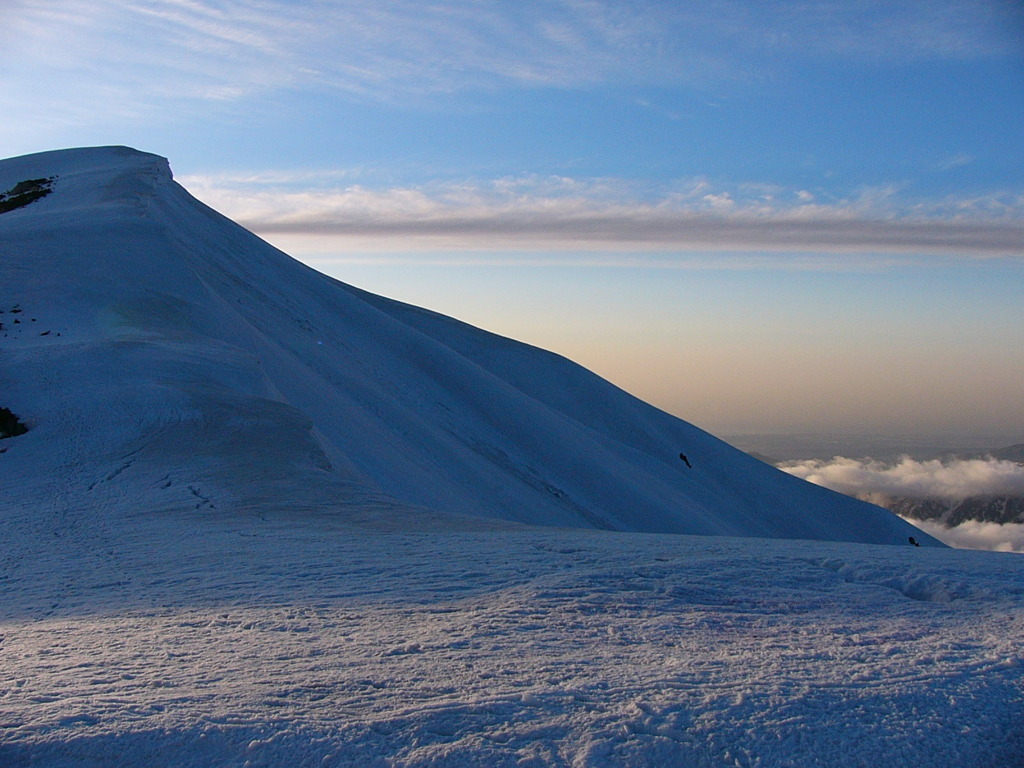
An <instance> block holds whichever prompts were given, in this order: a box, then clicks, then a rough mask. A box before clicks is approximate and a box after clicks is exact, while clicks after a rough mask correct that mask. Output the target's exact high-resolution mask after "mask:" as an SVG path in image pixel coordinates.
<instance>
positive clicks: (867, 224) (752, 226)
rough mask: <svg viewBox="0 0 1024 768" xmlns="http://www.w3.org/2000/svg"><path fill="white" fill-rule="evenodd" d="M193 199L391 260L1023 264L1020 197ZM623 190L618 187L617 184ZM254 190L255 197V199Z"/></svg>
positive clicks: (588, 191) (199, 187)
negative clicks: (384, 251)
mask: <svg viewBox="0 0 1024 768" xmlns="http://www.w3.org/2000/svg"><path fill="white" fill-rule="evenodd" d="M183 181H184V183H185V185H186V186H187V187H188V188H189V189H190V191H192V192H193V194H195V195H196V196H197V197H199V198H200V199H202V200H204V201H205V202H207V203H208V204H209V205H211V206H212V207H214V208H216V209H217V210H218V211H220V212H222V213H224V214H225V215H227V216H229V217H230V218H232V219H234V220H235V221H237V222H238V223H240V224H242V225H243V226H245V227H246V228H248V229H250V230H252V231H254V232H256V233H257V234H261V235H267V236H274V235H284V236H311V237H318V238H327V239H330V240H332V241H333V242H334V243H335V246H336V247H337V248H338V249H339V250H345V241H346V239H353V240H359V241H360V243H361V247H365V242H366V241H367V240H371V241H378V242H379V243H381V244H382V245H386V244H387V242H388V241H390V240H392V239H400V240H401V241H402V242H401V248H403V249H409V248H412V249H414V250H415V249H416V247H417V245H419V246H422V247H438V246H443V247H445V248H454V249H459V248H464V249H474V248H484V249H487V248H523V249H527V250H529V249H532V248H538V249H539V248H552V247H554V248H561V249H569V250H576V249H579V250H583V249H587V250H601V249H608V248H622V247H630V248H635V249H637V250H641V251H659V250H670V249H679V250H712V251H715V250H729V251H795V252H815V253H872V254H918V255H942V256H967V257H976V258H985V257H1020V256H1024V216H1022V209H1024V205H1022V203H1021V200H1020V199H1019V196H1015V195H1005V196H989V197H986V198H979V199H975V200H961V201H941V202H938V203H933V204H929V205H924V204H920V203H918V204H914V205H908V204H903V205H902V206H900V205H898V204H895V203H893V201H892V193H891V192H890V191H882V192H875V193H864V194H863V195H862V196H861V197H860V198H858V199H850V200H845V201H836V202H829V203H826V204H822V203H818V202H816V201H814V196H813V195H812V194H811V193H809V192H806V191H805V190H796V191H792V192H782V191H780V190H772V191H771V192H770V193H765V191H764V189H763V188H760V187H757V186H756V185H750V186H751V187H753V188H755V189H758V190H760V192H759V194H758V195H756V196H750V197H747V198H746V199H745V198H744V197H743V194H742V192H729V191H711V190H710V189H708V188H706V185H705V184H703V183H701V184H696V185H694V186H693V187H691V188H690V189H688V190H687V191H686V192H685V193H669V194H666V195H664V196H662V197H661V198H660V199H656V200H654V201H653V202H646V201H638V200H636V199H629V196H628V195H622V194H619V192H618V191H617V190H616V187H617V184H616V183H614V182H611V183H610V182H608V181H602V182H593V183H585V182H574V181H573V180H568V179H559V180H557V184H555V185H554V186H557V187H558V188H557V189H550V188H544V187H550V186H551V184H540V183H537V184H534V185H533V186H537V187H541V188H529V187H530V186H531V185H529V184H528V185H525V186H526V187H527V188H523V186H522V185H520V184H518V183H516V182H509V181H507V180H502V181H499V182H493V183H492V184H490V185H484V186H472V185H469V186H467V185H453V186H449V187H439V188H437V189H426V188H399V189H388V190H370V189H365V188H362V187H349V188H345V189H339V190H324V189H322V188H315V189H307V190H304V191H297V192H296V191H293V190H286V189H269V190H268V189H267V188H265V187H262V185H260V184H259V183H256V184H253V185H248V186H247V185H239V184H235V183H228V184H218V183H217V182H216V181H215V180H210V179H208V178H202V177H193V178H186V179H184V180H183ZM622 186H626V185H625V184H623V185H622ZM261 187H262V188H261Z"/></svg>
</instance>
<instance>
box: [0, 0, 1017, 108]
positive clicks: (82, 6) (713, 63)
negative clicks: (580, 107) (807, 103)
mask: <svg viewBox="0 0 1024 768" xmlns="http://www.w3.org/2000/svg"><path fill="white" fill-rule="evenodd" d="M3 27H4V29H3V30H0V41H2V42H3V43H4V45H5V49H6V51H7V56H6V60H7V62H6V63H8V64H11V63H15V64H16V63H17V62H18V61H19V60H25V61H28V62H30V63H31V66H32V67H34V68H36V69H37V70H39V69H41V70H43V71H53V72H60V73H62V75H63V76H64V77H69V78H72V79H73V80H75V81H76V82H81V83H96V82H97V81H98V79H99V81H101V82H103V83H104V84H105V87H106V88H107V89H108V91H109V92H110V93H112V94H115V95H119V96H120V97H121V98H124V99H128V98H130V97H131V96H132V95H133V93H132V89H134V97H135V98H136V99H137V100H139V101H143V100H145V99H146V98H147V97H151V96H153V95H154V93H155V95H157V96H159V97H161V98H168V97H171V96H176V97H178V98H181V99H186V100H188V99H196V98H198V99H201V100H223V99H238V98H243V97H244V96H245V95H247V94H250V93H252V92H255V91H261V90H266V89H275V88H329V89H336V90H339V91H346V92H350V93H354V94H360V95H362V96H365V97H368V98H374V99H385V100H387V99H393V98H402V97H403V96H407V95H408V94H410V93H424V92H426V93H430V92H449V91H454V90H462V89H467V88H469V89H473V88H490V87H499V86H503V85H509V84H516V85H527V86H530V85H553V86H560V87H578V86H587V85H593V84H598V83H611V84H658V85H665V84H670V83H671V84H679V83H686V82H691V83H695V82H696V83H708V82H714V81H717V80H721V79H722V78H727V79H731V78H736V77H747V76H750V75H751V74H752V73H755V72H762V71H763V70H764V68H765V67H766V66H769V65H770V59H771V58H772V57H776V56H781V57H782V58H791V57H797V58H806V57H809V56H810V57H818V58H821V57H824V58H830V59H867V60H890V61H908V60H911V61H912V60H918V59H929V58H945V59H950V58H952V59H971V58H978V57H985V56H991V55H1004V54H1007V53H1020V52H1021V50H1020V49H1021V44H1020V33H1021V31H1022V30H1024V14H1022V12H1021V11H1020V9H1019V8H1018V7H1017V6H1015V4H1013V3H1008V2H1001V1H1000V0H937V1H936V2H929V3H905V2H896V1H895V0H892V1H891V2H881V3H879V2H877V0H859V1H857V0H855V1H854V2H848V3H843V4H840V5H837V4H835V3H831V2H811V3H799V4H794V3H787V2H775V3H750V2H744V1H743V0H723V1H722V2H716V3H713V4H712V3H708V4H680V3H675V2H668V1H667V0H638V1H637V2H633V3H630V4H623V3H619V2H613V1H612V0H528V1H527V2H522V3H479V2H473V1H472V0H450V1H449V2H444V3H421V2H416V1H415V0H388V1H385V2H370V1H369V0H323V1H321V2H315V3H314V2H286V1H285V0H263V1H262V2H259V3H253V2H250V1H249V0H218V2H213V1H212V0H49V1H48V2H46V3H36V2H29V1H28V0H13V2H11V3H8V4H7V7H5V9H4V25H3ZM39 51H45V52H46V53H45V55H44V56H40V55H38V53H37V52H39ZM766 57H767V58H766ZM27 71H29V70H28V69H26V72H27ZM140 85H144V86H145V87H144V88H139V86H140Z"/></svg>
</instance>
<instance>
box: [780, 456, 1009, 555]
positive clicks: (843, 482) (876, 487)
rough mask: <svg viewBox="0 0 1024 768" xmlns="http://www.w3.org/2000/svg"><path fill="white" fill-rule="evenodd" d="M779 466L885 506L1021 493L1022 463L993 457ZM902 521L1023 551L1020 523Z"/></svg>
mask: <svg viewBox="0 0 1024 768" xmlns="http://www.w3.org/2000/svg"><path fill="white" fill-rule="evenodd" d="M778 466H779V469H781V470H783V471H784V472H788V473H789V474H791V475H795V476H797V477H800V478H803V479H804V480H807V481H809V482H812V483H815V484H817V485H822V486H825V487H826V488H831V489H832V490H834V491H839V492H840V493H845V494H847V495H849V496H856V497H857V498H860V499H864V500H865V501H870V502H872V503H874V504H879V505H881V506H886V505H887V504H888V503H889V501H890V500H891V499H893V498H912V499H941V500H944V501H950V502H953V501H957V500H960V499H965V498H968V497H971V496H1024V464H1018V463H1016V462H1012V461H1004V460H1000V459H994V458H983V459H950V460H940V459H931V460H927V461H922V460H918V459H913V458H910V457H909V456H904V457H902V458H900V459H899V460H897V461H895V462H883V461H877V460H875V459H872V458H860V459H850V458H845V457H843V456H836V457H833V458H832V459H829V460H821V459H807V460H802V461H787V462H783V463H781V464H779V465H778ZM908 522H910V523H912V524H914V525H915V526H917V527H918V528H921V529H922V530H924V531H925V532H926V533H929V534H931V535H932V536H935V537H936V538H937V539H940V540H941V541H943V542H945V543H946V544H949V545H950V546H954V547H961V548H966V549H992V550H999V551H1004V552H1024V524H1018V523H1007V524H1004V525H1000V524H998V523H990V522H983V521H980V520H968V521H966V522H964V523H962V524H961V525H958V526H956V527H953V528H950V527H947V526H945V525H942V524H940V523H937V522H934V521H923V520H910V519H908Z"/></svg>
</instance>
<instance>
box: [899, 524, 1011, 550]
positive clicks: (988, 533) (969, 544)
mask: <svg viewBox="0 0 1024 768" xmlns="http://www.w3.org/2000/svg"><path fill="white" fill-rule="evenodd" d="M904 519H905V520H906V521H907V522H908V523H910V524H911V525H914V526H916V527H918V528H920V529H921V530H922V531H924V532H925V533H927V534H929V535H931V536H934V537H935V538H936V539H938V540H939V541H941V542H943V543H944V544H948V545H949V546H951V547H956V548H958V549H987V550H993V551H996V552H1024V525H1021V524H1019V523H1006V524H1003V525H1000V524H999V523H985V522H982V521H980V520H967V521H966V522H963V523H961V524H960V525H958V526H956V527H954V528H947V527H946V526H944V525H941V524H939V523H936V522H933V521H931V520H912V519H910V518H904Z"/></svg>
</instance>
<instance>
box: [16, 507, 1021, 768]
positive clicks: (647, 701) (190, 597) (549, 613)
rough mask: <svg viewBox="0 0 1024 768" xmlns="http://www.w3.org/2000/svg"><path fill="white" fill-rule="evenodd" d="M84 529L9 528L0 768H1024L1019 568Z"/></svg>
mask: <svg viewBox="0 0 1024 768" xmlns="http://www.w3.org/2000/svg"><path fill="white" fill-rule="evenodd" d="M97 522H98V521H96V520H89V521H82V520H79V519H77V518H76V517H75V516H71V515H67V514H64V515H62V514H60V512H59V510H57V509H52V510H48V511H47V512H46V513H45V514H39V513H36V512H34V511H31V510H25V511H24V512H23V513H22V514H19V515H16V516H9V518H8V520H7V521H6V522H5V536H6V537H7V538H6V544H5V546H4V550H3V560H2V563H0V585H2V589H3V594H4V600H3V603H2V609H0V765H3V766H5V768H21V766H46V767H47V768H54V767H57V766H60V767H63V766H68V767H71V766H74V767H75V768H93V767H95V768H99V767H100V766H102V767H103V768H108V767H110V766H130V767H132V768H134V767H135V766H139V768H142V767H145V768H162V767H163V766H166V767H167V768H171V767H172V766H173V767H174V768H181V767H193V768H208V767H209V768H213V767H214V766H216V767H217V768H223V767H225V766H238V767H239V768H241V767H242V766H268V767H271V768H283V767H284V766H288V768H302V767H307V766H308V767H309V768H312V767H313V766H318V767H319V766H327V767H329V768H333V767H340V766H358V767H359V768H368V767H372V766H380V767H381V768H384V767H388V768H394V767H395V766H403V767H411V766H452V767H454V766H474V767H475V766H574V767H582V766H606V767H608V768H611V767H612V766H616V767H618V766H635V767H637V768H640V767H648V766H682V767H686V768H701V767H706V766H714V768H725V767H726V766H729V767H730V768H732V767H735V766H794V767H796V766H799V767H800V768H808V767H813V766H821V767H822V768H826V767H827V768H843V767H845V766H866V767H868V766H869V767H870V768H879V767H880V766H886V768H902V767H904V766H927V767H928V768H935V767H936V766H943V767H945V766H956V767H957V768H982V767H985V768H1007V767H1012V766H1020V765H1022V764H1024V762H1022V759H1024V682H1022V681H1024V649H1022V646H1021V642H1020V640H1021V638H1022V637H1024V578H1022V571H1021V567H1020V563H1021V560H1020V557H1019V556H1017V555H1008V554H999V553H981V552H970V551H959V550H948V549H937V548H933V549H926V548H914V547H898V548H897V547H891V546H876V545H864V544H850V543H832V542H805V541H785V540H778V539H775V540H772V539H749V538H748V539H739V538H729V537H706V536H703V537H697V536H666V535H653V534H624V533H609V532H603V531H586V530H581V531H558V530H552V529H547V530H540V529H533V530H529V531H491V532H451V531H443V532H433V533H432V532H420V533H376V532H372V531H364V532H361V533H359V532H354V531H353V530H352V529H351V528H348V527H346V526H339V525H332V524H331V523H330V521H329V519H324V520H311V519H304V520H277V521H274V520H267V521H261V520H254V519H252V518H248V517H242V516H234V517H231V516H225V515H204V514H198V513H197V514H195V515H194V516H193V517H192V518H191V519H189V520H187V521H186V522H187V525H183V524H182V521H181V520H174V519H171V518H170V517H167V516H163V517H161V516H154V515H151V514H146V513H145V511H140V512H135V511H132V510H127V509H126V510H123V511H122V512H120V513H118V514H117V515H115V516H108V517H106V518H105V520H104V521H103V522H104V525H103V526H99V525H97Z"/></svg>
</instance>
